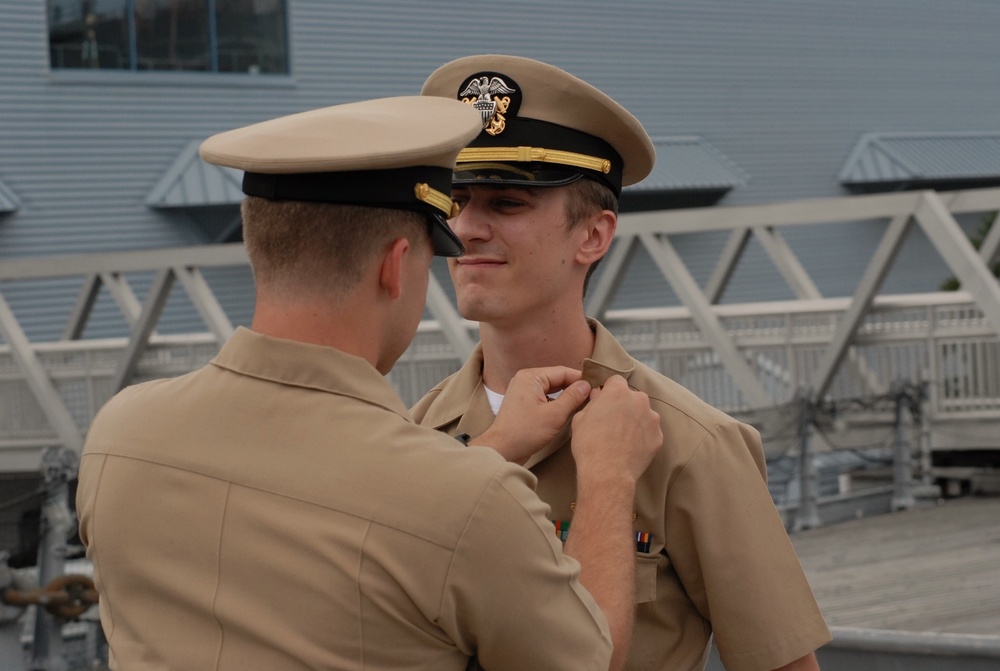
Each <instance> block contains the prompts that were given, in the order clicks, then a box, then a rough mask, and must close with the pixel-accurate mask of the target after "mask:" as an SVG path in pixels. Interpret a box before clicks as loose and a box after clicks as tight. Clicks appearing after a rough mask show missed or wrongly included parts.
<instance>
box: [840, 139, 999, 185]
mask: <svg viewBox="0 0 1000 671" xmlns="http://www.w3.org/2000/svg"><path fill="white" fill-rule="evenodd" d="M840 182H841V184H843V185H844V186H846V187H848V188H853V189H857V190H865V191H873V190H892V189H907V188H915V187H927V186H938V187H950V188H964V187H966V186H970V185H976V186H987V185H990V184H1000V131H982V132H952V133H944V132H928V133H868V134H866V135H864V136H862V137H861V139H860V140H859V141H858V143H857V145H855V147H854V149H853V150H852V151H851V154H850V156H849V157H848V159H847V161H846V163H845V164H844V167H843V169H842V170H841V171H840Z"/></svg>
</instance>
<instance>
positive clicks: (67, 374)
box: [0, 189, 1000, 467]
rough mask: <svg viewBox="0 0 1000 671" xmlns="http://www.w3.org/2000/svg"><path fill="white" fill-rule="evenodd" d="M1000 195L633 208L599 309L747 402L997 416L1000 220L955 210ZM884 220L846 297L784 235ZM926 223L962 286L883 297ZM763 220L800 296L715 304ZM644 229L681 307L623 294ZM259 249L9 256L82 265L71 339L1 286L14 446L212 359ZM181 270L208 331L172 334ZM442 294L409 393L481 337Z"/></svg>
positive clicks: (66, 271) (645, 354)
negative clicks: (898, 261) (690, 237)
mask: <svg viewBox="0 0 1000 671" xmlns="http://www.w3.org/2000/svg"><path fill="white" fill-rule="evenodd" d="M998 209H1000V189H978V190H969V191H955V192H948V193H937V192H934V191H917V192H907V193H896V194H887V195H874V196H855V197H845V198H831V199H821V200H813V201H796V202H788V203H777V204H773V205H759V206H748V207H715V208H698V209H691V210H675V211H666V212H643V213H637V214H623V215H622V217H621V220H620V223H619V228H618V233H617V239H616V240H617V241H616V244H615V246H614V247H613V248H612V252H611V254H610V255H609V257H608V259H606V260H605V262H604V267H603V270H602V273H601V274H600V277H599V279H598V281H597V282H596V284H595V286H594V287H592V290H591V292H590V293H589V295H588V302H587V308H588V313H590V314H593V315H595V316H597V317H599V318H600V319H601V320H602V321H603V322H604V323H605V324H607V325H608V327H609V328H610V329H611V330H612V332H614V333H615V334H616V335H618V336H619V337H620V338H621V340H622V342H623V343H624V344H625V346H626V347H627V348H628V349H629V350H630V351H631V352H632V353H633V354H634V355H635V356H636V357H637V358H639V359H640V360H642V361H644V362H646V363H648V364H649V365H650V366H652V367H653V368H655V369H657V370H660V371H661V372H663V373H664V374H666V375H668V376H670V377H671V378H673V379H675V380H677V381H678V382H680V383H681V384H683V385H685V386H686V387H688V388H690V389H691V390H692V391H694V392H695V393H697V394H698V395H700V396H701V397H703V398H704V399H705V400H707V401H708V402H710V403H712V404H714V405H717V406H718V407H720V408H722V409H724V410H727V411H730V412H732V413H736V414H740V413H750V412H756V413H760V412H764V411H767V409H768V408H774V407H776V406H781V405H782V404H786V403H789V402H790V401H791V400H792V399H793V398H796V397H797V396H798V397H801V396H802V395H803V394H807V395H812V396H813V397H815V398H817V399H824V398H828V397H830V398H841V399H851V398H862V397H866V396H878V395H880V394H884V393H885V392H886V390H888V388H889V386H890V385H891V384H893V383H894V382H896V381H898V380H909V381H911V382H914V381H930V382H931V383H932V386H931V398H930V400H929V407H930V413H931V414H932V415H933V416H934V417H935V418H937V419H942V418H945V417H951V418H968V419H970V420H977V421H978V420H981V419H985V420H988V421H992V420H993V419H995V418H997V417H1000V352H998V349H1000V339H998V333H1000V285H998V284H997V281H996V278H994V277H993V275H992V273H991V272H990V270H989V268H988V264H990V263H991V262H992V259H993V258H994V257H995V256H996V254H997V252H998V249H1000V226H995V227H993V229H992V230H991V231H990V233H989V234H988V235H987V237H986V239H984V240H983V241H982V244H981V246H980V248H979V249H978V250H976V249H974V248H973V247H972V245H971V244H970V243H969V241H968V239H967V238H966V237H965V234H964V233H963V232H962V230H961V228H960V227H959V226H958V224H957V223H956V221H955V219H954V216H953V215H955V214H959V213H966V214H968V213H975V212H990V211H995V210H998ZM878 219H887V220H888V226H886V228H885V232H884V235H883V238H882V240H881V241H880V242H879V244H878V245H877V247H876V249H875V250H874V253H873V255H872V258H871V261H870V262H869V265H868V267H867V269H866V270H865V271H864V273H863V274H862V276H861V278H860V280H859V283H858V287H857V289H856V291H855V293H854V295H853V296H851V297H848V298H824V297H822V296H821V295H820V294H819V292H818V290H817V289H816V285H815V284H814V282H813V281H812V279H811V278H810V277H809V275H808V273H807V271H806V269H805V268H804V267H803V266H802V264H801V263H800V262H799V261H798V259H796V258H795V255H794V253H793V252H792V250H791V249H790V247H789V246H788V245H787V244H786V243H785V242H784V240H783V238H782V237H781V235H780V233H779V229H780V228H781V227H782V226H798V227H801V226H810V225H815V224H824V223H831V222H847V221H862V220H863V221H870V220H878ZM912 227H920V228H921V229H922V230H923V231H924V232H925V233H926V235H927V237H928V239H929V240H930V242H931V243H932V245H933V246H934V248H935V249H937V251H938V252H939V253H940V254H941V256H942V258H943V259H944V260H945V262H946V263H947V265H948V266H949V268H950V269H951V271H952V272H953V273H954V275H955V277H956V278H958V279H959V280H960V282H961V285H962V288H963V292H961V293H948V294H925V295H915V296H902V297H901V296H892V297H888V296H879V295H878V290H879V287H880V286H881V282H882V279H883V278H884V276H885V274H886V273H887V272H888V269H889V268H890V267H891V265H892V263H893V261H894V259H895V257H896V254H897V252H898V251H899V249H900V246H901V244H902V241H903V240H904V238H905V234H906V232H907V231H908V230H909V229H910V228H912ZM713 230H714V231H720V230H721V231H729V233H730V239H729V242H728V243H727V244H726V245H725V247H724V249H723V250H722V253H721V254H720V258H719V261H718V263H717V265H716V268H715V271H714V272H713V273H712V275H711V277H710V278H709V280H708V282H707V283H706V285H705V286H704V287H702V286H699V285H698V283H696V282H695V281H694V279H693V277H692V276H691V273H690V271H689V270H688V269H687V267H686V266H685V265H684V261H683V259H682V258H681V257H680V256H679V255H678V254H677V252H676V250H675V248H674V247H673V246H672V243H671V242H670V237H671V236H672V235H675V234H688V233H692V232H698V231H713ZM751 236H752V237H754V238H756V239H758V240H759V241H760V242H761V244H762V245H763V246H764V248H765V250H766V251H767V254H768V256H769V257H770V259H771V261H772V262H773V263H774V264H775V266H776V268H777V269H778V270H779V272H780V274H781V276H782V277H783V279H784V280H785V281H786V282H787V283H788V285H789V287H790V288H791V289H792V291H793V294H794V295H795V296H796V297H797V300H793V301H777V302H768V303H754V304H743V305H718V304H717V301H718V298H719V296H720V295H722V292H723V291H724V289H725V286H726V283H727V282H728V279H729V277H730V276H731V275H732V272H733V269H734V268H735V267H736V265H737V263H738V261H739V259H740V256H741V254H742V251H743V249H744V248H745V246H746V243H747V240H748V239H749V237H751ZM640 244H641V245H642V246H643V247H644V248H645V249H646V251H647V252H648V253H649V255H650V256H651V258H652V259H653V261H654V262H655V264H656V266H657V268H658V269H659V271H660V272H661V273H662V274H663V277H664V278H665V279H666V281H667V282H668V283H669V284H670V286H671V288H672V289H673V290H674V293H675V294H676V295H677V296H678V297H679V298H680V300H681V302H682V303H683V307H677V308H661V309H650V310H636V311H617V312H616V311H609V310H608V309H607V308H608V306H609V305H610V303H611V299H612V298H613V295H614V292H615V290H616V287H617V285H618V283H619V281H620V279H621V277H622V276H623V275H624V272H625V270H626V269H627V267H628V263H629V258H630V249H631V248H632V247H633V246H634V245H640ZM246 263H247V260H246V254H245V251H244V250H243V248H242V245H239V244H235V245H233V244H230V245H216V246H204V247H189V248H179V249H165V250H147V251H138V252H121V253H109V254H99V255H81V256H69V257H49V258H37V259H11V260H5V261H0V283H3V282H12V283H17V282H20V281H34V280H39V279H46V278H81V277H82V278H83V282H82V287H83V288H82V290H81V292H80V295H79V297H78V300H77V302H76V305H75V307H74V308H73V310H72V313H71V314H70V315H69V316H68V318H67V325H66V329H65V332H64V335H63V338H64V339H63V340H60V341H58V342H45V343H41V342H35V343H32V342H30V341H29V339H28V338H27V336H26V335H25V333H24V331H23V329H22V328H21V326H20V324H19V322H18V319H17V317H16V316H15V313H14V311H13V310H12V309H11V306H10V305H9V304H8V303H7V301H6V299H5V297H4V295H3V293H2V291H0V338H2V345H0V450H2V454H4V455H7V456H11V458H14V457H13V455H18V454H19V455H22V456H25V455H29V454H36V453H37V450H38V448H39V447H41V446H45V445H63V446H66V447H69V448H70V449H74V450H79V449H80V447H81V446H82V441H83V435H84V433H85V431H86V427H87V426H88V424H89V422H90V420H91V418H92V417H93V415H94V413H95V412H96V410H97V408H98V407H100V405H101V404H102V403H103V402H104V401H105V400H106V399H107V398H108V397H110V396H111V395H112V394H113V393H114V392H115V391H117V390H118V389H120V388H122V387H123V386H125V385H126V384H131V383H134V382H136V381H140V380H144V379H149V378H153V377H162V376H165V375H175V374H179V373H182V372H185V371H187V370H191V369H192V368H194V367H196V366H199V365H201V364H203V363H204V362H205V361H207V360H208V359H209V358H210V357H211V356H212V354H213V353H214V352H215V351H216V350H217V347H218V345H219V343H221V342H223V341H224V340H225V339H226V338H227V337H228V336H229V335H230V334H231V333H232V330H233V326H232V323H231V322H230V319H229V317H228V316H227V314H226V313H225V311H224V309H223V307H222V306H221V305H220V303H219V301H218V300H217V298H216V296H215V295H214V293H213V291H212V288H211V287H210V286H209V283H208V281H207V280H206V276H205V275H204V274H203V272H202V271H203V270H208V269H210V268H220V267H225V266H230V267H233V266H245V265H246ZM136 273H140V274H145V276H147V277H148V276H149V275H150V274H152V276H153V280H152V283H151V285H150V288H149V289H148V291H146V295H145V296H144V298H143V300H142V302H141V303H140V301H139V299H138V298H137V297H136V296H135V294H134V293H133V291H132V287H131V286H130V285H129V280H128V279H127V278H128V277H129V276H131V275H134V274H136ZM175 285H176V286H179V287H180V289H181V290H183V292H184V293H185V294H186V298H187V299H188V301H189V302H190V304H191V305H192V306H193V307H194V309H195V311H196V312H197V314H198V315H199V316H200V317H201V319H202V321H203V322H204V324H205V327H206V330H207V331H208V333H205V334H194V335H190V336H183V337H174V338H168V337H164V336H158V335H157V334H156V331H155V327H156V325H157V323H158V321H159V319H160V316H161V314H162V312H163V309H164V305H165V304H166V302H167V299H168V297H169V296H170V294H171V291H173V290H174V287H175ZM0 287H2V285H0ZM102 291H106V292H107V293H109V294H110V295H111V297H112V298H113V299H114V302H115V304H116V305H117V307H118V308H119V310H120V312H121V314H122V316H123V317H124V318H125V319H126V321H127V323H128V324H129V326H130V330H131V336H130V337H129V338H122V339H117V340H116V339H111V340H80V339H79V338H80V334H82V333H84V332H85V329H86V326H87V323H88V321H89V320H90V318H91V315H92V314H93V312H94V305H95V302H96V300H97V296H98V294H99V293H100V292H102ZM427 305H428V308H429V310H430V312H431V314H432V315H433V316H434V318H435V319H434V321H433V322H427V323H425V324H422V325H421V329H420V331H419V332H418V334H417V337H416V339H415V341H414V343H413V345H412V346H411V347H410V349H409V350H408V351H407V353H406V354H405V356H404V357H403V359H402V360H401V361H400V362H399V364H398V365H397V366H396V368H395V369H394V370H393V372H392V374H391V376H390V378H391V380H392V381H393V383H394V384H395V385H396V387H397V389H399V391H400V393H401V395H402V396H403V398H404V399H405V400H406V401H407V402H412V401H414V400H415V399H416V398H418V397H419V396H420V395H421V394H422V393H423V392H424V391H425V390H427V389H428V388H430V387H431V386H432V385H433V384H435V383H436V382H437V381H439V380H440V379H441V378H443V377H445V376H446V375H447V374H449V373H451V372H452V371H454V370H455V369H457V367H458V365H459V362H460V361H461V360H463V359H464V358H465V357H466V356H467V355H468V353H469V352H470V351H471V349H472V347H473V346H474V344H475V341H476V337H475V325H474V324H470V323H468V322H466V321H464V320H462V319H461V318H460V317H459V315H458V313H457V311H456V310H455V307H454V305H453V304H452V303H451V302H450V301H449V300H448V299H447V297H446V295H445V293H444V291H443V290H442V288H441V287H440V285H439V284H438V283H437V282H436V280H435V279H434V278H433V277H432V278H431V282H430V286H429V289H428V299H427ZM3 466H4V465H3V464H0V467H3Z"/></svg>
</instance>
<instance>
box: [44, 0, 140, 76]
mask: <svg viewBox="0 0 1000 671" xmlns="http://www.w3.org/2000/svg"><path fill="white" fill-rule="evenodd" d="M48 13H49V57H50V58H51V63H52V67H53V68H56V69H58V68H101V69H112V70H116V69H125V70H127V69H129V68H131V67H132V63H131V61H130V59H129V44H128V42H129V40H128V19H127V15H126V0H48Z"/></svg>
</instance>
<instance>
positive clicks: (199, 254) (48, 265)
mask: <svg viewBox="0 0 1000 671" xmlns="http://www.w3.org/2000/svg"><path fill="white" fill-rule="evenodd" d="M178 263H180V264H182V265H185V266H199V267H201V268H213V267H218V266H239V265H246V264H247V263H248V261H247V253H246V249H245V248H244V247H243V243H242V242H232V243H228V244H225V245H198V246H191V247H173V248H167V249H147V250H140V251H134V252H108V253H106V254H67V255H65V256H44V257H32V258H23V259H5V260H2V261H0V280H30V279H36V278H42V277H75V276H78V275H89V274H91V273H100V272H115V273H128V272H139V271H146V272H148V271H150V270H163V269H165V268H171V267H173V266H175V265H177V264H178Z"/></svg>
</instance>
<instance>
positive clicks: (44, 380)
mask: <svg viewBox="0 0 1000 671" xmlns="http://www.w3.org/2000/svg"><path fill="white" fill-rule="evenodd" d="M0 332H2V333H3V339H4V340H5V341H6V342H7V344H8V345H9V346H10V350H11V354H12V355H13V357H14V360H15V361H16V362H17V366H18V368H20V369H21V372H23V373H24V378H25V381H26V382H27V384H28V387H29V388H30V389H31V393H32V394H34V396H35V399H36V400H37V401H38V404H39V406H41V409H42V412H43V413H44V414H45V417H46V418H47V419H48V421H49V424H50V425H51V426H52V428H53V429H54V430H55V432H56V434H57V435H58V436H59V439H60V440H61V441H62V443H63V446H65V447H68V448H69V449H71V450H73V451H75V452H77V453H78V454H79V452H80V451H81V450H82V449H83V436H82V435H81V434H80V430H79V429H78V428H77V426H76V421H75V420H74V419H73V415H71V414H70V412H69V409H68V408H67V407H66V404H65V403H64V402H63V399H62V396H60V395H59V391H58V390H57V389H56V387H55V385H54V384H53V383H52V380H51V379H50V378H49V376H48V374H47V373H46V372H45V369H44V368H43V367H42V364H41V362H40V361H39V360H38V357H37V356H36V355H35V352H34V350H32V349H31V342H30V341H29V340H28V337H27V336H26V335H25V333H24V331H23V330H21V325H20V324H19V323H18V321H17V317H16V316H15V315H14V312H13V310H11V309H10V306H9V305H8V304H7V300H6V299H5V298H4V297H3V294H0Z"/></svg>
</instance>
